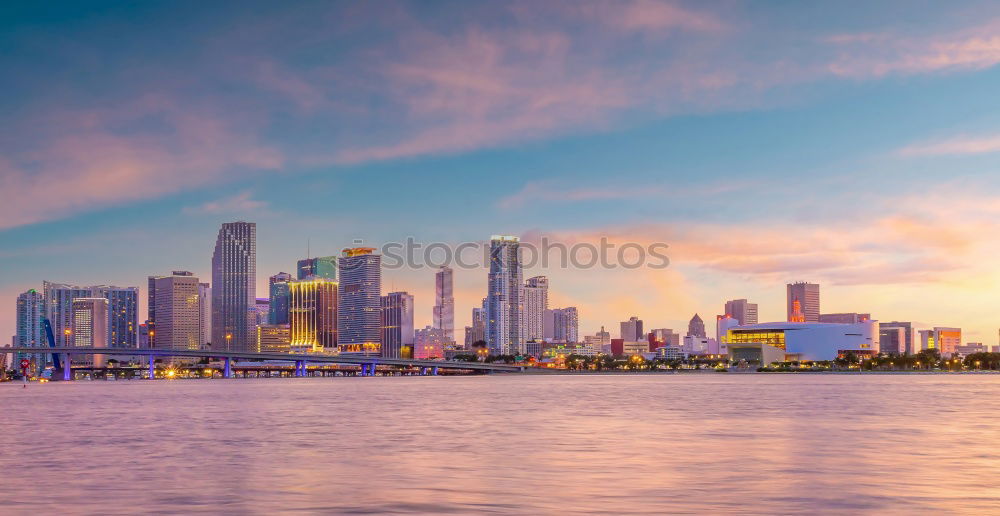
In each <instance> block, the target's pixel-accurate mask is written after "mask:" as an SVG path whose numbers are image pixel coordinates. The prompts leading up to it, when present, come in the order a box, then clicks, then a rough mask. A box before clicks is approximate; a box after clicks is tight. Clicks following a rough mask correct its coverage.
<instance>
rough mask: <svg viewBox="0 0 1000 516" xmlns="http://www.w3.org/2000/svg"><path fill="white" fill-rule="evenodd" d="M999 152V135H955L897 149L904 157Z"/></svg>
mask: <svg viewBox="0 0 1000 516" xmlns="http://www.w3.org/2000/svg"><path fill="white" fill-rule="evenodd" d="M993 152H1000V135H984V136H956V137H953V138H948V139H944V140H937V141H926V142H921V143H915V144H913V145H908V146H906V147H903V148H902V149H899V151H897V153H898V154H899V155H900V156H904V157H923V156H946V155H971V154H989V153H993Z"/></svg>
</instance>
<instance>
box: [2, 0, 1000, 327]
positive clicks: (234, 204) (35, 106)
mask: <svg viewBox="0 0 1000 516" xmlns="http://www.w3.org/2000/svg"><path fill="white" fill-rule="evenodd" d="M0 20H2V21H0V24H2V26H3V27H2V29H3V30H0V46H2V48H5V49H8V51H5V52H4V53H3V54H2V55H0V66H2V67H3V69H4V70H5V71H6V73H5V84H4V89H5V93H6V95H3V96H0V109H2V110H3V111H2V112H3V122H0V270H2V271H3V272H2V274H0V298H2V299H6V300H7V301H6V302H5V303H6V306H8V312H7V313H8V314H9V315H8V316H7V317H0V334H12V333H13V313H14V298H15V297H16V295H17V293H18V292H20V291H23V290H25V289H27V288H31V287H37V286H39V285H40V284H41V281H42V280H45V279H48V280H53V281H65V282H73V283H114V284H121V285H139V286H142V285H144V284H145V281H144V278H145V277H146V276H147V275H149V274H161V273H165V272H168V271H170V270H174V269H189V270H192V271H194V272H196V273H198V274H200V275H202V276H204V277H207V275H208V266H209V260H210V255H211V249H212V245H213V242H214V237H215V232H216V231H217V228H218V224H219V223H221V222H224V221H229V220H237V219H245V220H253V221H256V222H257V223H258V239H259V245H258V248H259V253H258V270H259V272H260V279H259V284H261V285H263V284H266V277H267V276H268V275H270V274H273V273H276V272H278V271H280V270H285V271H287V270H290V269H291V268H292V265H293V264H294V261H295V260H296V259H298V258H301V257H302V256H303V255H304V253H305V249H306V241H307V239H308V240H309V241H311V247H312V249H313V251H314V254H333V253H336V252H337V251H339V250H340V249H341V248H343V247H345V246H347V245H349V244H350V243H351V241H353V240H354V239H357V238H360V239H364V240H365V242H367V243H371V244H375V245H379V244H382V243H385V242H390V241H398V240H402V239H405V238H406V237H408V236H412V237H414V238H415V239H417V240H418V241H423V242H432V241H442V242H447V243H453V244H454V243H458V242H462V241H469V240H472V241H477V240H483V239H486V238H488V237H489V235H491V234H496V233H507V234H519V235H524V236H526V237H527V238H537V237H539V236H541V235H548V236H550V237H552V238H556V239H561V240H564V241H571V242H590V241H595V240H599V239H600V238H601V237H608V238H610V239H612V240H614V241H616V242H619V243H624V242H638V243H644V244H648V243H652V242H665V243H667V244H669V245H670V246H671V248H670V251H669V252H668V254H669V255H670V258H671V261H672V266H671V267H670V268H668V269H667V270H647V269H644V270H638V271H621V270H613V271H608V270H583V271H580V270H533V271H527V272H526V276H527V275H530V274H547V275H549V276H550V277H551V278H552V280H553V281H552V289H553V292H552V304H554V305H556V306H560V305H569V304H573V305H577V306H579V307H580V310H581V323H582V324H581V331H583V332H585V333H587V334H589V333H592V332H593V331H595V330H596V329H597V327H598V326H600V325H609V326H611V325H616V323H617V321H620V320H623V319H627V318H628V316H630V315H639V316H640V317H642V318H643V319H645V320H646V321H647V322H646V324H647V326H649V327H673V328H679V327H683V325H684V324H686V321H687V320H688V319H689V318H690V317H691V315H692V314H693V313H695V312H699V313H701V315H702V316H703V317H704V318H705V319H706V321H710V317H711V316H712V315H715V314H717V313H718V312H719V311H720V310H721V305H722V303H723V302H724V301H725V300H726V299H731V298H737V297H749V298H750V299H751V300H753V301H757V302H759V303H760V304H761V312H762V317H763V318H765V319H781V318H783V317H784V313H783V310H784V299H783V296H784V287H783V285H784V283H786V282H788V281H796V280H809V281H816V282H819V283H821V284H822V285H823V311H825V312H844V311H861V312H871V313H872V314H873V315H874V316H875V317H876V318H878V319H882V320H892V319H898V320H913V321H916V322H918V323H921V324H926V325H947V326H961V327H963V328H964V329H965V330H966V338H967V340H983V341H986V342H988V343H990V344H993V343H995V341H996V331H997V330H996V328H997V326H998V321H997V319H996V317H995V315H994V314H993V313H992V312H991V310H990V307H992V306H996V303H997V302H998V301H1000V299H998V297H1000V296H998V294H997V292H998V287H1000V284H998V283H1000V277H998V275H997V273H996V272H994V270H993V269H994V268H993V266H992V264H993V262H994V259H995V258H994V257H995V256H996V252H997V251H1000V249H998V248H1000V245H998V237H997V236H996V235H997V234H998V232H997V229H998V228H997V224H996V222H995V220H997V215H998V213H997V212H998V208H997V207H996V206H997V202H996V201H997V195H998V191H1000V174H998V173H997V165H998V156H1000V119H998V118H1000V115H998V114H997V113H1000V110H998V109H997V108H998V107H1000V106H998V104H1000V96H997V95H996V92H997V91H1000V69H998V68H997V66H996V65H997V64H998V63H1000V7H998V6H997V5H996V4H995V3H991V2H950V3H941V2H879V3H875V4H874V5H872V4H871V3H861V2H858V3H850V2H848V3H817V4H813V3H800V2H739V1H733V2H717V3H711V4H709V3H702V2H692V3H684V2H659V1H654V0H648V1H643V0H637V1H622V2H568V1H567V2H546V3H538V2H511V3H498V2H489V3H486V2H484V3H470V2H313V3H310V2H301V3H297V4H296V5H295V8H294V9H289V8H288V6H283V5H278V4H275V3H254V2H240V3H238V4H211V5H208V6H206V5H204V4H197V3H184V2H144V3H117V2H109V3H95V2H86V3H60V2H57V3H54V4H46V5H45V6H44V8H42V7H32V6H4V7H2V8H0ZM432 286H433V276H432V274H431V272H429V271H427V270H416V271H387V272H386V290H389V288H390V287H394V288H395V289H400V290H409V291H411V292H413V293H415V294H416V296H417V310H418V321H417V322H418V324H425V323H428V322H429V320H430V312H431V306H430V305H431V302H430V296H431V289H432ZM456 289H457V306H458V321H457V322H458V324H459V325H462V324H466V323H468V319H469V311H470V309H471V307H472V306H474V305H475V304H476V303H477V302H478V299H479V298H481V297H482V295H483V292H484V290H485V271H460V272H459V273H458V275H457V277H456ZM260 293H261V295H263V294H264V292H263V289H261V291H260ZM709 324H710V325H711V323H710V322H709Z"/></svg>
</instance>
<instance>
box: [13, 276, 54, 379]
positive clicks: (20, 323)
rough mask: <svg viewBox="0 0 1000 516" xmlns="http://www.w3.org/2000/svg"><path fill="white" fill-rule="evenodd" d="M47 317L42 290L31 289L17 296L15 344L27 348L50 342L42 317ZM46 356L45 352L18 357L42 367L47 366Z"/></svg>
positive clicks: (43, 345)
mask: <svg viewBox="0 0 1000 516" xmlns="http://www.w3.org/2000/svg"><path fill="white" fill-rule="evenodd" d="M44 318H45V298H44V296H43V295H42V293H41V292H39V291H37V290H35V289H31V290H29V291H27V292H24V293H22V294H20V295H19V296H17V314H16V319H15V324H16V326H17V328H16V332H17V333H16V334H15V335H14V346H17V347H26V348H35V347H38V348H43V347H48V346H49V344H48V342H47V341H46V338H45V327H44V326H43V325H42V319H44ZM46 356H47V355H44V354H34V355H27V354H20V353H19V354H18V355H17V359H18V360H20V359H21V358H28V359H29V360H32V361H33V362H34V364H35V367H36V368H38V369H41V368H43V367H45V364H46V360H47V359H46Z"/></svg>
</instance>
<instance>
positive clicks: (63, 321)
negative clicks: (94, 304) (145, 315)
mask: <svg viewBox="0 0 1000 516" xmlns="http://www.w3.org/2000/svg"><path fill="white" fill-rule="evenodd" d="M42 290H43V291H44V298H45V305H46V310H45V312H46V318H48V319H49V322H50V323H51V324H52V332H53V334H54V336H55V339H56V344H57V345H61V344H63V343H62V342H60V339H64V338H65V336H66V335H68V334H67V333H66V330H71V329H72V327H73V313H72V312H73V300H74V299H76V298H78V297H103V298H105V299H107V300H108V309H107V310H106V311H105V313H106V314H107V316H108V321H107V325H106V327H107V328H108V331H107V332H106V335H107V338H108V341H107V343H106V346H107V347H109V348H119V349H128V348H135V347H136V345H137V341H136V331H137V329H138V326H139V321H138V302H139V288H138V287H115V286H109V285H94V286H89V287H79V286H74V285H66V284H62V283H51V282H48V281H45V282H43V283H42Z"/></svg>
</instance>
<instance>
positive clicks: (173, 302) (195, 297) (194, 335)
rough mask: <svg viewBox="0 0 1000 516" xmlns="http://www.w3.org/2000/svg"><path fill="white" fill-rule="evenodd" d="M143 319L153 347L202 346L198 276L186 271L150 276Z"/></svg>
mask: <svg viewBox="0 0 1000 516" xmlns="http://www.w3.org/2000/svg"><path fill="white" fill-rule="evenodd" d="M148 280H149V306H148V307H147V308H148V316H149V318H148V319H147V321H146V324H147V326H148V328H150V329H151V332H150V335H149V340H150V348H152V349H173V350H190V351H196V350H198V349H201V345H202V338H203V333H202V331H203V327H202V324H203V318H204V313H203V311H202V308H203V307H202V304H201V298H200V294H201V292H202V289H201V285H203V283H199V281H198V278H197V277H195V275H194V274H192V273H190V272H188V271H173V272H172V273H171V274H170V275H169V276H150V277H149V278H148Z"/></svg>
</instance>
